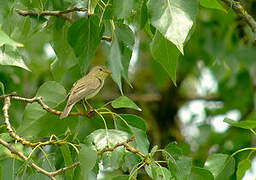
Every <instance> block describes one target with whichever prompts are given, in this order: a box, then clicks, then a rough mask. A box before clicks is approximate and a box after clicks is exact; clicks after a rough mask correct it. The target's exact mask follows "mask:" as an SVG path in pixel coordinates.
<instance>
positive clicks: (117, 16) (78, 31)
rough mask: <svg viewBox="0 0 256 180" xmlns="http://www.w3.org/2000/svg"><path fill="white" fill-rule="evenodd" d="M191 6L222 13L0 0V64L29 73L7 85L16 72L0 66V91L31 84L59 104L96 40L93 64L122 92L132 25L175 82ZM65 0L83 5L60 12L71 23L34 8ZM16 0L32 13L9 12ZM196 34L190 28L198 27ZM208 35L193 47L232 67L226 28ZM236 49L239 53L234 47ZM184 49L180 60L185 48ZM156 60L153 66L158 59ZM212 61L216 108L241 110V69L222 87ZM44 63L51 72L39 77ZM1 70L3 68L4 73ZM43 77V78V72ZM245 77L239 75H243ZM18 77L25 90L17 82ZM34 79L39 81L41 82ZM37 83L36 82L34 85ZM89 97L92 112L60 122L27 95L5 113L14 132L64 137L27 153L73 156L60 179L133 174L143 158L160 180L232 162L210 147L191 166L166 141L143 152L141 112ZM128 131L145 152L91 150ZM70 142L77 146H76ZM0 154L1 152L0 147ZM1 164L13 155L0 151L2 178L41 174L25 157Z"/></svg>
mask: <svg viewBox="0 0 256 180" xmlns="http://www.w3.org/2000/svg"><path fill="white" fill-rule="evenodd" d="M199 5H201V6H202V7H206V8H210V9H217V10H221V11H223V12H226V10H225V9H224V8H223V7H222V5H221V3H219V1H217V0H200V2H198V1H197V0H191V1H183V0H157V1H156V0H123V1H118V0H88V1H80V0H57V1H51V0H46V1H40V0H33V1H25V0H20V1H19V0H17V1H13V0H8V1H7V0H6V1H1V2H0V26H1V28H0V48H1V52H0V53H1V54H0V65H3V67H6V65H9V66H18V67H20V68H23V69H25V70H28V71H31V72H32V73H33V75H35V76H33V77H29V78H30V79H29V80H28V79H26V78H24V79H23V80H22V81H21V82H19V81H18V82H16V83H13V84H14V85H11V84H10V83H8V82H10V81H12V82H15V79H18V78H17V77H16V76H18V77H21V76H23V73H22V72H21V71H19V70H17V69H14V71H15V72H18V73H17V74H15V73H14V74H15V75H16V76H13V74H12V72H9V71H7V70H5V69H3V72H4V73H3V74H0V75H1V79H0V89H1V91H2V92H3V93H4V91H5V89H6V91H10V90H15V91H18V93H20V94H25V95H26V96H27V95H31V94H33V93H35V92H36V96H41V97H43V100H44V102H45V103H46V104H47V105H48V106H50V107H52V108H56V109H60V110H62V109H63V108H64V103H63V102H64V100H65V97H66V95H67V92H66V89H65V88H64V87H71V85H72V83H73V82H75V81H76V80H77V79H79V77H81V76H82V75H84V74H85V73H86V72H87V71H88V68H89V66H90V65H91V63H92V60H97V58H95V56H97V51H98V49H99V48H102V51H103V52H104V55H105V56H106V57H105V59H106V61H105V62H102V61H101V62H100V63H101V64H103V63H105V64H106V65H107V67H108V69H109V70H110V71H111V72H112V73H113V74H112V79H113V80H114V81H115V83H116V84H117V85H118V87H119V89H120V91H121V92H122V78H123V79H124V80H125V81H126V82H127V83H128V84H130V82H129V79H128V69H129V64H130V61H131V58H132V53H133V50H134V46H135V38H136V36H138V34H139V33H140V32H142V31H143V32H145V33H146V35H147V36H148V37H150V50H151V54H152V57H153V59H154V60H155V62H158V63H159V64H160V65H161V66H162V68H163V69H164V70H165V71H166V72H167V74H168V75H169V77H170V78H171V80H172V81H173V83H174V84H176V81H177V80H176V79H177V78H176V66H177V63H178V59H179V58H180V55H181V54H184V55H186V51H184V46H185V44H186V43H189V41H190V38H191V39H192V34H193V33H194V31H196V30H195V29H196V24H195V22H196V18H197V16H198V12H199ZM74 6H79V7H80V6H82V7H87V8H88V11H87V12H83V13H77V12H74V13H70V14H64V16H65V17H66V18H69V19H71V21H70V22H71V23H70V22H68V21H66V20H65V19H62V18H60V17H52V16H47V17H46V16H40V14H41V13H42V12H43V11H45V10H60V11H61V10H66V9H69V8H72V7H74ZM16 8H17V9H22V10H32V11H35V12H36V13H37V14H38V16H26V17H23V16H21V15H20V14H18V13H17V12H16V10H15V9H16ZM230 14H231V13H230ZM230 14H227V17H228V18H229V17H231V16H232V15H230ZM228 21H229V19H226V22H225V19H224V20H223V22H222V26H223V29H224V28H226V24H229V23H230V22H228ZM225 23H226V24H225ZM204 25H205V24H204ZM205 26H207V24H206V25H205ZM223 29H221V30H223ZM197 33H198V32H197ZM207 33H208V32H206V34H207ZM202 34H204V33H202ZM202 34H201V35H202ZM197 35H200V32H199V33H198V34H197ZM208 35H209V33H208ZM106 36H107V37H110V39H111V42H106V41H105V40H102V39H103V37H106ZM200 37H201V36H197V37H195V38H194V39H192V40H195V39H196V40H197V38H198V39H199V40H198V42H200V43H201V41H200ZM213 37H214V35H213V34H210V35H209V36H208V37H207V38H206V40H205V42H204V46H203V50H202V48H200V47H199V46H201V44H199V45H198V44H196V45H197V46H198V49H197V51H200V53H201V52H202V55H201V56H204V55H205V54H207V56H211V57H214V58H216V59H221V58H223V57H227V56H228V58H226V59H227V62H228V64H229V65H230V66H231V67H237V66H236V64H232V62H231V61H229V60H230V59H231V58H232V57H233V51H229V49H228V53H229V54H228V55H227V54H226V51H225V50H226V49H225V48H223V47H226V46H225V45H226V44H227V42H229V41H228V40H229V39H231V40H233V39H232V38H233V37H232V36H231V35H229V36H228V35H227V36H226V38H225V39H224V40H223V39H221V40H220V41H216V42H215V40H213ZM221 38H222V37H221ZM234 41H235V40H234ZM45 45H48V46H49V45H50V46H51V47H52V48H53V50H54V52H55V56H53V57H50V58H49V57H48V56H47V53H45V52H44V51H43V47H47V46H45ZM191 46H193V45H190V47H191ZM232 48H233V49H235V50H236V51H237V52H236V55H238V57H239V56H240V57H241V56H242V58H245V59H246V58H247V56H246V55H247V54H250V55H251V54H255V53H253V50H254V49H247V47H244V46H235V47H233V46H232V45H231V46H230V49H232ZM245 49H246V50H247V52H244V50H245ZM187 52H188V54H189V55H191V56H190V58H191V59H193V54H195V51H192V53H191V52H189V50H188V51H187ZM197 54H199V53H197ZM231 55H232V56H231ZM181 58H183V57H181ZM184 58H185V59H186V57H185V56H184ZM197 58H198V57H197ZM49 59H50V60H49ZM98 59H103V58H102V57H100V58H98ZM247 59H249V60H248V63H247V62H246V63H245V66H246V67H247V66H250V63H251V61H250V60H251V59H250V57H248V58H247ZM223 64H224V63H223ZM157 65H158V64H157ZM157 65H156V67H158V66H157ZM180 69H181V72H182V71H186V70H188V69H189V70H190V69H192V68H191V67H190V66H187V67H186V66H182V67H181V68H180ZM218 70H219V69H218ZM218 70H216V74H219V76H222V77H221V78H222V80H223V79H224V80H223V81H221V83H220V89H221V92H222V93H221V97H222V98H223V101H224V103H225V104H228V108H226V107H225V108H223V109H222V110H221V111H227V110H230V109H234V108H238V109H240V110H241V112H242V113H243V112H245V111H246V108H245V107H246V105H247V104H251V101H252V92H251V90H250V88H247V81H249V80H248V76H249V74H248V72H245V71H244V72H239V73H238V75H237V77H238V78H237V79H241V82H244V83H242V84H241V83H239V84H237V86H231V87H229V86H226V84H228V83H227V81H228V80H227V79H228V78H229V76H225V75H226V74H224V73H218V72H219V71H218ZM160 71H162V69H161V70H160ZM49 72H50V73H51V77H50V78H49V77H48V76H47V78H45V76H46V74H47V73H48V74H49ZM10 74H11V76H10V77H8V75H10ZM156 74H157V73H156ZM159 74H161V73H159ZM157 77H158V76H157ZM223 77H224V78H223ZM33 78H37V79H39V82H35V81H34V80H33ZM221 78H220V79H221ZM10 79H11V80H10ZM49 79H50V80H53V81H49ZM245 79H246V81H243V80H245ZM28 81H29V87H30V88H29V91H28V90H27V89H28V88H26V87H27V86H28V85H27V86H26V84H28ZM43 81H47V82H45V83H44V84H42V82H43ZM159 81H160V80H159ZM239 82H240V81H239ZM20 84H23V86H24V87H23V86H22V87H21V86H20ZM41 84H42V85H41ZM39 85H41V86H40V87H39V88H38V89H37V87H38V86H39ZM22 88H24V89H22ZM230 90H231V91H232V92H233V93H231V94H233V95H234V96H236V95H237V94H239V93H240V92H241V91H243V92H244V93H246V98H244V99H243V101H242V102H241V99H239V100H237V102H236V103H233V101H232V100H234V99H235V98H234V97H232V96H231V95H227V94H230ZM26 92H28V94H27V93H26ZM95 104H96V106H97V107H99V108H97V109H96V110H97V112H98V113H97V114H96V115H95V116H94V117H93V118H87V117H78V116H76V117H71V116H70V117H67V118H65V119H63V120H62V121H61V122H60V120H59V118H58V117H57V116H56V115H54V114H50V113H47V112H46V111H45V110H43V109H42V107H41V106H40V105H38V104H37V103H33V104H28V105H26V107H25V110H24V112H23V114H22V117H21V115H20V114H21V112H20V111H17V112H16V113H14V114H13V116H12V117H13V118H17V119H19V120H18V121H17V122H15V123H16V124H15V123H14V124H13V126H14V127H15V129H17V134H19V135H20V136H22V137H25V138H28V139H30V140H32V141H37V140H38V139H42V138H43V137H49V136H51V135H52V134H54V135H56V136H57V137H58V138H60V139H61V138H64V137H65V138H66V139H67V140H68V141H69V142H71V144H72V146H68V145H62V146H61V147H60V148H58V147H55V146H51V148H49V149H47V148H45V149H43V152H46V153H47V156H46V157H43V155H44V153H39V154H38V155H33V156H32V158H33V160H34V161H36V162H37V163H38V164H39V165H41V166H42V167H44V168H45V169H47V170H54V169H57V168H61V167H63V166H68V165H70V164H72V163H73V162H75V161H76V160H79V161H80V162H81V166H80V167H78V168H76V169H75V170H73V169H71V170H68V171H66V172H65V178H66V179H76V178H77V179H78V178H88V179H100V176H102V177H104V178H109V179H115V180H121V179H129V178H132V177H137V175H138V174H139V171H138V170H139V169H141V168H142V167H145V171H146V173H147V174H148V176H150V177H151V178H153V179H166V180H167V179H171V178H174V179H228V178H230V177H231V176H232V175H233V173H234V171H235V161H234V158H233V157H232V156H229V155H227V154H220V153H219V154H212V155H210V156H209V157H207V159H206V161H205V162H204V165H203V166H200V167H199V166H195V165H193V164H192V159H191V158H189V157H187V156H185V155H184V154H185V153H184V152H182V151H183V149H182V148H180V147H178V146H177V145H176V144H175V143H170V144H169V145H167V146H166V148H164V149H158V148H156V147H154V148H152V149H151V151H150V152H149V146H150V145H149V141H148V139H147V135H146V125H145V122H144V120H143V119H142V118H140V117H138V116H135V115H132V114H117V113H114V112H112V111H110V110H109V109H108V108H106V107H105V106H104V105H103V106H102V104H97V103H95ZM111 105H112V107H113V108H132V109H135V110H140V108H139V107H138V106H136V104H134V103H133V102H132V101H131V100H130V99H128V98H127V97H125V96H121V97H120V98H118V99H116V100H114V101H112V102H111ZM19 106H21V105H16V104H15V108H16V107H19ZM16 109H22V108H16ZM211 113H216V112H211ZM1 120H2V119H1ZM227 122H228V123H230V124H231V125H233V126H238V127H242V128H247V129H253V128H255V123H254V121H247V122H239V123H238V122H231V121H228V120H227ZM5 136H6V133H3V134H2V138H5V139H6V140H8V141H10V138H9V137H8V138H6V137H5ZM130 136H134V137H135V141H134V142H132V143H130V144H131V146H133V147H135V148H136V149H137V150H138V151H140V152H142V153H143V154H145V157H141V156H140V155H138V154H136V153H133V152H129V151H127V150H126V149H125V148H124V147H118V148H116V149H114V150H113V151H111V152H105V153H103V155H98V154H97V152H100V151H101V150H103V149H104V148H106V147H112V146H114V145H116V144H117V143H120V142H123V141H125V140H127V139H128V138H129V137H130ZM74 144H75V145H74ZM76 145H77V146H76ZM77 147H79V148H77ZM17 148H19V150H21V151H23V152H25V153H28V152H29V149H28V148H24V147H17ZM77 149H78V151H79V155H77ZM157 152H160V153H162V155H163V161H160V160H159V161H157V160H156V159H155V158H154V155H155V153H157ZM1 153H4V150H2V151H1ZM11 163H13V162H12V160H11V159H10V158H7V159H4V160H2V162H1V169H2V177H3V178H6V177H10V176H11V175H12V174H14V173H13V172H15V173H16V174H15V175H17V176H20V177H23V178H29V177H32V178H40V179H41V178H42V179H43V178H44V176H43V175H40V174H36V173H35V172H34V171H33V170H31V169H29V168H28V169H27V164H25V165H24V164H23V163H22V162H20V161H17V163H16V162H15V167H14V168H13V172H11V171H10V168H9V167H10V164H11ZM162 163H163V164H162ZM16 164H17V165H16ZM53 164H54V165H53ZM249 164H250V160H249V158H247V159H245V160H242V161H240V163H239V165H238V170H237V172H236V174H237V178H238V179H239V178H242V176H243V174H244V172H245V171H246V170H247V169H248V168H249V167H250V166H249ZM245 167H246V168H245ZM125 174H129V175H125Z"/></svg>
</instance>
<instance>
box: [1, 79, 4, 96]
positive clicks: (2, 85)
mask: <svg viewBox="0 0 256 180" xmlns="http://www.w3.org/2000/svg"><path fill="white" fill-rule="evenodd" d="M0 89H1V91H2V94H4V84H3V83H2V82H1V81H0Z"/></svg>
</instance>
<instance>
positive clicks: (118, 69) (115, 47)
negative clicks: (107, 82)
mask: <svg viewBox="0 0 256 180" xmlns="http://www.w3.org/2000/svg"><path fill="white" fill-rule="evenodd" d="M108 69H109V70H110V72H112V78H113V80H114V81H115V82H116V84H117V85H118V87H119V89H120V91H121V94H123V90H122V81H121V75H122V71H123V65H122V56H121V52H120V48H119V43H118V40H117V36H116V33H113V37H112V44H111V48H110V52H109V60H108Z"/></svg>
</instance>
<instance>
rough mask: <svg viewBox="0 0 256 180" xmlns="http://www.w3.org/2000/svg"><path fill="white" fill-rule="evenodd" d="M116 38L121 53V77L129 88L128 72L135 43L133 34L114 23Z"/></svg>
mask: <svg viewBox="0 0 256 180" xmlns="http://www.w3.org/2000/svg"><path fill="white" fill-rule="evenodd" d="M116 37H117V39H118V42H119V49H120V53H121V62H122V66H123V70H122V76H123V78H124V79H125V80H126V82H127V83H128V84H129V85H130V86H131V84H130V81H129V78H128V70H129V65H130V60H131V57H132V51H133V46H134V41H135V37H134V33H133V32H132V30H131V29H130V27H129V26H128V25H126V24H122V23H116Z"/></svg>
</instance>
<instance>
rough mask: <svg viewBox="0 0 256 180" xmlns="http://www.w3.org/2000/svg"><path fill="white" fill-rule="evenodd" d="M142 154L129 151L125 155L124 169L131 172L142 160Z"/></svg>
mask: <svg viewBox="0 0 256 180" xmlns="http://www.w3.org/2000/svg"><path fill="white" fill-rule="evenodd" d="M140 160H141V159H140V156H139V155H137V154H134V153H131V152H127V153H126V155H125V157H124V163H123V166H122V169H123V170H124V171H129V172H131V170H132V168H133V167H134V166H135V165H136V164H138V163H139V162H140Z"/></svg>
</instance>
